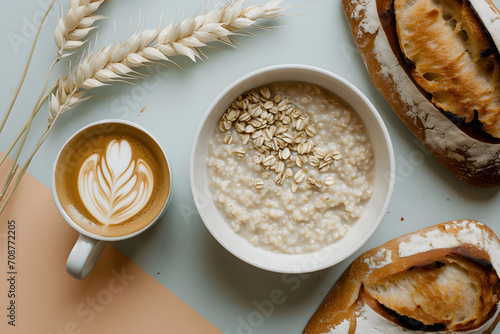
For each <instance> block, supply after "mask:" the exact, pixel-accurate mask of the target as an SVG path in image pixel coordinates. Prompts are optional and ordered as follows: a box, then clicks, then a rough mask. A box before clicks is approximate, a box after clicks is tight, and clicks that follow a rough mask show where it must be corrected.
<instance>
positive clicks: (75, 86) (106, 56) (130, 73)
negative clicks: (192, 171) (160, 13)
mask: <svg viewBox="0 0 500 334" xmlns="http://www.w3.org/2000/svg"><path fill="white" fill-rule="evenodd" d="M103 1H105V0H102V1H86V2H85V1H80V2H78V1H76V0H71V4H73V3H77V2H78V3H88V5H89V6H90V7H89V8H94V7H95V6H97V7H98V6H99V5H100V4H101V3H102V2H103ZM281 2H282V0H271V1H269V2H267V3H266V4H264V5H257V6H250V7H247V8H243V3H244V0H231V1H229V3H227V4H226V5H225V6H223V7H222V8H220V9H214V10H211V11H208V12H206V13H205V14H203V15H200V16H197V17H193V18H189V19H186V20H184V21H182V22H180V23H171V24H169V25H168V26H167V27H165V28H164V29H160V28H159V27H158V28H156V29H147V30H143V31H141V32H138V33H136V34H134V35H133V36H131V37H130V38H128V39H127V40H125V41H123V42H121V43H119V44H118V45H116V46H115V47H111V46H108V47H104V48H103V49H101V50H100V51H98V52H96V53H95V54H89V55H87V56H86V57H84V58H83V59H82V60H81V61H80V63H79V64H78V65H77V66H76V68H75V69H74V70H72V68H71V65H70V69H69V71H68V74H67V76H66V77H65V78H63V79H58V80H57V82H56V84H57V89H56V93H55V94H53V93H51V92H52V91H53V90H54V89H52V88H51V89H49V90H48V92H47V93H45V94H44V95H43V97H42V98H41V99H39V101H38V102H37V104H36V105H35V108H34V114H33V115H32V117H31V119H30V121H29V122H28V123H27V127H26V126H25V129H29V125H31V122H32V121H33V118H34V116H35V115H36V112H38V110H39V109H40V108H41V106H42V105H43V101H45V99H46V98H47V96H48V95H49V93H50V101H49V102H50V106H49V126H48V128H47V130H46V131H45V132H44V133H43V134H42V136H41V137H40V139H39V141H38V143H37V145H36V147H35V149H34V150H33V152H32V153H31V155H30V156H29V157H28V159H27V160H26V163H25V164H24V166H23V167H22V168H21V169H20V171H19V175H18V176H17V177H16V179H15V181H14V185H13V187H12V189H11V190H10V191H9V193H8V195H7V197H6V198H4V200H3V201H2V198H3V196H4V194H5V190H6V189H7V187H8V185H9V184H10V181H11V180H12V177H11V176H12V175H11V176H10V177H9V179H8V180H7V182H6V183H5V185H4V188H3V191H2V193H0V204H1V205H0V213H1V212H2V211H3V210H4V209H5V206H6V205H7V203H8V201H9V199H10V198H11V196H12V194H13V192H14V191H15V189H16V187H17V185H18V184H19V182H20V181H21V179H22V177H23V176H24V174H25V173H26V171H27V169H28V167H29V165H30V163H31V161H32V159H33V157H34V155H35V154H36V152H37V151H38V149H39V148H40V146H41V145H42V144H43V142H44V141H45V139H46V138H47V136H48V134H49V133H50V131H51V129H52V128H53V126H54V123H55V122H56V120H57V118H58V117H59V116H60V115H61V114H62V113H63V112H64V111H66V110H68V109H70V108H72V107H74V106H76V105H77V104H78V103H80V102H82V101H84V100H85V99H87V97H83V95H84V93H85V92H86V91H87V90H89V89H92V88H96V87H100V86H104V85H106V83H108V82H112V81H117V80H121V81H123V80H130V79H132V78H134V77H136V75H135V72H134V70H133V68H134V67H139V66H143V65H145V64H147V63H151V62H156V61H169V58H168V57H171V56H187V57H189V58H190V59H192V60H193V61H196V59H197V58H202V56H203V54H202V53H201V52H200V51H199V48H200V47H202V46H205V45H206V44H207V43H209V42H213V41H220V42H222V43H226V44H228V45H232V42H231V39H230V38H229V37H230V36H231V35H234V34H235V33H236V31H238V30H241V29H244V28H247V27H249V26H252V25H255V21H256V20H258V19H273V18H275V17H277V16H279V15H280V14H281V12H282V11H283V10H284V8H283V7H279V4H280V3H281ZM97 7H95V9H97ZM71 8H72V7H71V6H70V10H71ZM75 8H76V7H75ZM95 9H94V10H92V11H90V10H88V8H87V11H86V13H87V15H84V16H83V17H82V20H83V22H84V23H83V24H76V25H75V22H73V25H74V26H75V28H74V31H73V32H74V33H69V32H70V31H71V30H70V28H69V26H70V25H69V24H68V25H64V21H63V23H62V25H61V28H59V25H58V28H57V30H56V35H58V34H59V36H56V44H57V46H58V48H59V51H58V59H60V58H62V57H63V56H64V55H63V53H64V52H66V51H74V49H75V48H77V47H78V46H81V45H82V44H83V43H84V42H82V43H81V44H80V43H76V42H79V41H80V39H82V38H84V37H85V36H86V35H87V33H88V32H89V31H90V30H89V29H88V28H90V25H91V24H92V23H93V22H94V21H95V20H94V18H95V16H92V15H90V14H91V13H92V12H93V11H95ZM68 16H69V14H67V15H65V17H64V18H66V17H68ZM64 18H63V19H61V20H64ZM98 18H100V17H98ZM59 23H60V24H61V21H60V22H59ZM63 25H64V27H65V29H66V30H64V31H63V28H62V26H63ZM78 29H83V30H82V31H78ZM90 29H91V28H90ZM76 31H78V32H76ZM155 41H156V43H155V44H154V45H151V44H153V42H155ZM44 91H46V89H44ZM41 96H42V95H41ZM23 131H24V130H23ZM26 133H27V131H26ZM18 138H19V137H18Z"/></svg>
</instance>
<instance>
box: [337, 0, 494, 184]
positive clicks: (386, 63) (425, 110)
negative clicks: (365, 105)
mask: <svg viewBox="0 0 500 334" xmlns="http://www.w3.org/2000/svg"><path fill="white" fill-rule="evenodd" d="M449 1H451V0H449ZM453 1H454V2H461V3H463V5H464V6H471V8H472V11H467V13H468V14H467V15H465V14H464V18H467V19H468V20H474V19H475V20H477V22H474V24H472V23H471V24H469V25H468V26H470V27H474V28H470V31H469V34H470V35H475V34H476V33H474V31H477V27H482V30H481V33H482V35H481V36H478V37H477V40H478V41H479V42H477V45H489V47H488V52H483V53H482V54H483V55H485V56H486V55H488V57H493V58H494V59H493V60H492V64H493V63H494V64H498V61H499V59H500V56H499V54H498V49H497V47H496V44H495V42H496V39H499V37H498V36H497V35H499V34H500V20H499V18H500V14H499V12H498V9H497V8H496V7H495V5H494V4H493V3H492V2H491V1H489V0H453ZM342 3H343V6H344V11H345V13H346V17H347V20H348V22H349V25H350V27H351V31H352V34H353V37H354V40H355V42H356V45H357V46H358V49H359V51H360V53H361V56H362V57H363V60H364V62H365V64H366V67H367V69H368V72H369V74H370V77H371V80H372V82H373V84H374V85H375V87H376V88H377V89H378V90H379V91H380V93H381V94H382V96H383V97H384V98H385V99H386V100H387V102H388V103H389V105H390V106H391V108H392V109H393V111H394V112H395V113H396V114H397V115H398V116H399V118H400V119H401V120H402V121H403V123H404V124H405V125H406V126H407V127H408V128H409V129H410V130H411V131H412V132H413V133H414V134H415V136H416V137H417V138H418V139H419V140H420V141H421V142H422V143H423V144H424V145H425V146H426V147H427V149H429V151H430V152H431V153H432V154H433V155H434V156H435V157H436V158H437V160H438V161H439V162H440V163H441V164H442V165H444V166H445V167H446V168H447V169H448V170H450V171H451V172H452V173H453V174H454V175H456V176H457V177H458V178H459V179H461V180H462V181H464V182H466V183H468V184H471V185H474V186H479V187H495V186H500V139H499V138H497V137H498V133H497V132H495V131H497V130H495V129H496V128H495V126H497V125H495V124H500V119H499V120H498V123H495V122H494V118H495V117H497V116H498V115H495V114H494V113H495V112H496V111H492V110H493V109H495V108H493V107H492V108H490V109H488V110H486V111H484V112H485V114H484V115H482V116H481V117H483V118H481V117H479V116H478V115H477V112H476V111H475V110H473V111H469V112H465V111H464V110H463V109H464V108H463V105H464V104H465V103H463V101H462V103H458V102H456V104H457V110H456V111H455V112H454V110H443V109H440V108H439V107H437V105H440V104H439V103H437V102H436V100H435V99H434V100H433V95H432V93H434V94H435V95H436V96H438V95H439V94H443V93H442V92H437V91H431V92H427V91H425V89H424V88H426V89H429V90H430V88H429V87H427V86H425V85H423V86H424V88H423V87H422V86H420V85H419V84H418V83H417V81H418V76H420V78H422V77H423V75H424V74H426V73H418V71H417V73H415V68H414V66H415V64H414V63H412V61H411V60H409V59H408V57H406V56H405V54H404V53H403V52H402V50H401V47H400V45H399V40H398V36H397V33H396V31H397V29H396V23H395V14H394V7H393V0H342ZM470 13H474V14H475V15H469V14H470ZM480 17H483V18H484V19H483V20H481V19H480ZM478 34H479V33H478ZM472 37H473V36H471V38H472ZM485 38H486V39H487V41H485ZM486 42H488V43H489V44H488V43H486ZM485 43H486V44H485ZM412 51H414V50H412ZM419 57H425V54H423V55H419ZM447 61H448V60H447ZM422 64H424V65H425V66H424V67H423V68H424V69H428V68H429V67H431V65H430V64H429V63H428V62H426V61H423V62H422ZM495 66H496V65H495ZM436 67H437V68H438V69H439V68H444V67H445V66H443V64H440V66H436ZM479 67H481V66H479ZM492 68H494V66H493V67H492ZM412 71H413V72H414V73H413V75H414V76H415V77H413V76H412ZM478 71H479V70H478ZM492 71H493V72H494V73H493V72H492V73H493V74H492V75H493V76H495V78H494V79H495V80H497V79H498V78H497V77H498V76H499V71H498V70H497V69H496V68H495V69H494V70H492ZM424 72H425V71H424ZM444 73H446V72H444ZM431 74H432V75H433V73H431ZM478 76H479V74H478ZM472 77H475V76H473V75H471V74H470V73H468V74H466V75H464V78H465V79H467V78H472ZM415 78H417V81H416V80H415ZM449 81H450V80H448V81H446V82H445V81H443V84H449ZM434 87H435V86H434ZM453 89H454V88H453ZM453 89H452V90H453ZM462 89H464V90H467V88H466V87H465V88H462ZM492 91H493V93H492ZM495 92H496V91H495V89H492V90H490V91H489V92H488V94H489V95H488V96H489V97H488V98H487V99H486V98H485V100H488V101H490V102H491V100H492V98H491V96H494V99H500V97H498V95H499V94H496V93H495ZM447 94H451V93H447ZM485 94H486V93H485ZM445 100H446V102H447V103H445V104H442V105H446V106H449V104H450V103H452V104H453V101H454V99H453V98H448V99H445ZM450 101H451V102H450ZM476 102H477V101H476ZM488 103H489V102H488ZM495 103H496V101H495ZM459 104H460V108H461V109H460V110H458V105H459ZM476 107H477V106H475V107H474V109H476ZM495 110H496V109H495ZM481 119H482V120H483V122H485V124H486V120H487V121H488V122H489V123H488V124H489V125H488V127H486V126H483V124H482V123H480V120H481ZM485 130H488V131H490V130H491V133H487V132H485ZM492 134H493V135H492ZM495 136H497V137H495Z"/></svg>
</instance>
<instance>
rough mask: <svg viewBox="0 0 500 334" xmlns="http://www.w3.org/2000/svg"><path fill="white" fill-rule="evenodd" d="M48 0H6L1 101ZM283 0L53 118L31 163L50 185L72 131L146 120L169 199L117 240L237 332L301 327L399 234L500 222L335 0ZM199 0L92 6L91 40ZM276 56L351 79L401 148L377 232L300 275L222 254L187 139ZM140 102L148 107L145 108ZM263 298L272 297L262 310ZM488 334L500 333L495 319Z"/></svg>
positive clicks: (46, 33)
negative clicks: (409, 112)
mask: <svg viewBox="0 0 500 334" xmlns="http://www.w3.org/2000/svg"><path fill="white" fill-rule="evenodd" d="M216 2H217V1H212V2H211V4H214V3H216ZM495 2H496V3H497V4H498V1H495ZM48 3H49V1H48V0H23V1H10V2H6V1H3V2H2V9H3V10H2V11H1V12H0V29H1V31H2V34H1V39H2V40H1V45H2V51H1V53H0V63H1V64H2V65H1V67H2V80H0V110H6V109H7V106H8V104H9V102H10V99H11V96H12V93H11V90H13V89H15V87H16V85H17V83H18V80H19V78H20V75H21V73H22V70H23V68H24V64H25V61H26V58H27V55H28V52H29V49H30V47H31V42H32V40H33V37H34V30H33V29H34V26H35V25H36V24H35V23H36V22H38V20H39V18H40V17H41V15H42V13H43V11H44V9H45V8H46V6H47V5H48ZM56 3H57V5H56V8H54V10H53V11H52V12H51V16H50V17H49V19H48V20H47V22H46V24H45V26H44V28H43V31H42V34H41V36H40V40H39V42H38V47H37V49H36V52H35V55H34V58H33V61H32V63H31V67H30V71H29V73H28V79H27V80H26V82H25V85H24V87H23V90H22V91H21V94H20V96H19V99H18V102H17V103H16V106H15V109H14V114H13V116H12V117H11V119H10V121H9V123H8V126H7V128H6V129H5V130H4V132H3V133H2V135H1V136H0V150H3V151H5V150H6V148H7V146H8V144H9V143H10V140H9V139H11V138H13V136H14V135H16V134H17V132H18V131H19V129H20V127H21V126H22V124H24V121H25V120H26V117H27V115H28V114H29V113H30V111H31V108H32V106H33V104H34V102H35V100H36V98H37V96H38V94H39V91H40V89H41V87H42V85H43V81H44V80H45V75H46V73H47V70H48V67H49V66H50V64H51V63H52V60H53V59H54V57H55V44H54V42H53V31H54V28H55V25H56V21H57V18H58V15H60V13H61V7H63V8H64V9H66V7H67V1H65V0H59V1H57V2H56ZM261 3H264V1H256V0H253V1H248V2H247V5H251V4H261ZM283 4H284V5H285V6H286V5H289V6H292V5H293V6H296V5H305V4H308V5H306V6H302V7H298V8H293V9H289V10H287V11H285V12H284V13H285V14H287V16H283V17H280V18H278V19H275V20H272V21H267V22H266V21H259V23H260V24H262V25H264V26H265V27H268V28H269V29H266V30H259V29H251V30H250V31H251V32H252V33H253V34H255V36H254V37H242V36H238V37H236V39H235V40H236V42H237V48H236V49H232V48H229V47H227V46H224V45H221V44H214V45H213V46H216V47H215V48H205V49H204V50H203V51H204V52H205V54H206V55H207V56H208V57H209V59H207V60H206V61H204V62H198V63H196V64H194V63H192V62H191V61H190V60H189V59H187V58H180V57H177V58H175V59H174V60H175V62H176V63H177V64H178V65H179V66H181V67H182V70H180V69H173V70H172V69H168V68H166V67H163V66H158V67H157V69H156V66H153V70H152V71H153V72H155V73H154V75H152V76H150V77H148V78H147V79H145V80H142V81H136V82H134V84H133V85H127V84H123V83H116V84H113V85H112V86H110V87H106V88H101V89H95V90H93V91H92V92H91V94H92V96H93V97H92V99H91V100H89V101H86V102H84V103H83V104H81V105H80V106H78V107H77V108H75V109H72V110H70V111H68V112H67V113H66V114H64V115H63V116H62V117H61V118H60V120H59V121H58V123H57V124H56V126H55V128H54V130H53V132H52V133H51V134H50V136H49V138H48V139H47V141H46V142H45V144H44V145H43V147H42V148H41V149H40V150H39V152H38V154H37V155H36V157H35V159H34V161H33V163H32V165H31V167H30V169H29V172H30V173H31V174H32V175H34V176H35V177H36V178H37V179H38V180H40V181H41V182H42V183H43V184H45V185H46V186H47V187H49V186H50V174H51V168H52V162H53V161H54V159H55V156H56V154H57V151H58V150H59V149H60V146H61V145H62V143H63V142H64V141H65V140H66V139H67V138H68V137H69V136H70V135H71V134H72V133H73V132H75V131H76V130H77V129H79V128H80V127H82V126H84V125H86V124H88V123H90V122H92V121H96V120H100V119H104V118H123V119H128V120H130V121H133V122H136V123H138V124H140V125H142V126H144V127H146V128H147V129H149V130H150V131H151V132H152V133H153V134H154V135H155V136H156V137H157V138H158V139H159V140H160V142H161V143H162V145H163V147H164V149H165V151H166V153H167V155H168V157H169V160H170V162H171V164H172V169H173V175H174V185H173V198H172V202H171V205H170V207H169V209H168V211H167V213H166V214H165V216H164V217H163V218H162V219H161V221H160V222H159V223H157V224H156V225H155V226H154V227H153V228H152V229H150V230H149V231H147V232H146V233H144V234H143V235H141V236H139V237H137V238H135V239H133V240H130V241H126V242H120V243H116V244H115V245H116V246H117V247H118V248H119V249H120V250H121V251H123V252H124V253H125V254H126V255H127V256H129V257H130V258H131V259H133V260H134V261H135V262H136V263H138V264H139V265H140V266H141V267H142V268H143V269H145V270H146V271H147V272H148V273H149V274H151V275H152V276H153V277H154V278H156V279H157V280H158V281H159V282H160V283H161V284H163V285H164V286H165V287H167V288H168V289H170V290H171V291H173V292H174V293H175V294H176V295H177V296H179V297H180V298H181V299H182V300H183V301H185V302H186V303H188V304H189V305H190V306H191V307H192V308H194V309H195V310H196V311H198V312H199V313H200V314H201V315H203V316H204V317H206V318H207V319H208V320H209V321H210V322H212V323H213V324H214V325H215V326H217V327H218V328H219V329H221V330H222V331H223V332H225V333H238V330H239V332H240V333H301V331H302V329H303V327H304V326H305V324H306V322H307V321H308V319H309V317H310V316H311V315H312V313H313V312H314V311H315V310H316V308H317V307H318V305H319V304H320V302H321V301H322V299H323V298H324V296H325V294H326V293H327V292H328V290H329V289H330V288H331V286H332V285H333V283H334V282H335V280H336V279H337V278H338V276H339V275H340V274H341V273H342V272H343V270H344V269H345V268H346V267H347V265H348V264H349V263H351V262H352V260H353V259H354V258H355V257H356V256H358V255H359V254H360V253H361V252H362V251H365V250H367V249H369V248H372V247H375V246H377V245H379V244H381V243H383V242H385V241H387V240H389V239H392V238H394V237H397V236H399V235H401V234H404V233H407V232H411V231H414V230H417V229H419V228H423V227H426V226H430V225H434V224H437V223H441V222H445V221H449V220H453V219H462V218H473V219H477V220H480V221H482V222H484V223H486V224H487V225H489V226H490V227H491V228H493V230H495V231H496V232H497V233H499V232H500V222H499V221H498V213H499V210H500V209H499V207H500V196H499V194H498V189H476V188H473V187H470V186H467V185H465V184H463V183H462V182H461V181H459V180H458V179H456V178H455V177H454V176H453V175H451V174H450V173H449V172H448V171H446V170H445V169H444V168H443V167H442V166H441V165H440V164H439V163H438V162H437V161H436V160H435V159H434V158H433V157H432V156H430V155H429V154H428V152H427V151H426V150H425V149H424V148H423V146H422V145H421V144H420V143H419V142H418V141H417V140H416V139H415V137H414V136H413V135H412V134H411V133H410V132H409V131H408V130H407V129H406V127H405V126H404V125H403V124H402V123H401V121H400V120H399V119H398V118H397V117H396V116H395V114H394V113H393V112H392V111H391V109H390V108H389V107H388V105H387V104H386V102H385V101H384V100H383V98H382V97H381V96H380V94H379V93H378V91H377V90H376V89H375V88H374V87H373V86H372V84H371V82H370V79H369V76H368V74H367V72H366V70H365V67H364V64H363V62H362V60H361V58H360V56H359V54H358V52H357V49H356V48H355V45H354V42H353V39H352V37H351V34H350V31H349V29H348V25H347V21H346V19H345V17H344V13H343V11H342V7H341V4H340V1H338V0H323V1H321V2H317V3H312V4H310V1H308V0H295V1H293V2H292V1H288V0H285V1H284V3H283ZM199 7H200V1H199V0H189V1H168V0H163V1H158V0H142V1H133V0H116V1H113V2H109V3H105V4H104V5H102V7H101V9H100V10H99V14H103V15H106V16H107V17H108V19H106V20H103V21H99V22H98V23H97V25H99V29H98V31H99V33H98V37H99V42H98V45H99V46H102V45H103V44H104V43H111V42H113V40H114V42H115V43H116V41H118V40H120V39H121V38H122V37H124V36H125V37H126V36H127V35H128V34H129V31H132V32H134V31H135V30H136V28H137V27H138V26H139V25H140V26H145V27H154V26H155V25H156V24H157V23H158V22H159V19H160V16H161V15H163V26H165V25H166V24H167V23H168V22H170V21H171V20H173V19H175V18H183V17H188V16H191V15H193V14H194V13H195V12H196V11H197V10H198V9H199ZM301 14H304V15H301ZM139 21H140V23H139ZM113 31H115V33H114V35H113ZM94 37H95V35H94ZM91 40H92V41H93V38H92V39H91ZM77 58H79V56H77ZM283 63H300V64H307V65H313V66H318V67H321V68H324V69H326V70H329V71H332V72H334V73H336V74H339V75H340V76H342V77H344V78H346V79H347V80H348V81H350V82H352V83H353V84H354V85H356V86H357V87H358V88H359V89H360V90H361V91H362V92H363V93H364V94H365V95H366V96H367V97H368V98H369V99H370V100H371V101H372V102H373V104H374V105H375V107H376V108H377V109H378V110H379V112H380V114H381V116H382V118H383V119H384V121H385V123H386V125H387V127H388V130H389V132H390V134H391V137H392V140H393V143H394V149H395V156H396V169H397V180H396V186H395V191H394V196H393V199H392V203H391V206H390V208H389V213H388V214H387V216H386V217H385V219H384V221H383V222H382V224H381V226H380V228H379V229H378V231H377V232H376V233H375V235H374V236H373V237H372V238H371V239H370V240H369V242H368V243H367V244H366V245H365V246H364V247H363V248H362V249H361V250H360V251H359V252H357V253H356V254H355V255H354V256H352V257H351V258H349V259H347V260H346V261H344V262H343V263H341V264H339V265H337V266H335V267H333V268H330V269H327V270H323V271H320V272H316V273H312V274H309V275H302V276H294V275H282V274H276V273H271V272H266V271H263V270H260V269H257V268H253V267H251V266H250V265H247V264H245V263H243V262H241V261H240V260H238V259H236V258H235V257H234V256H232V255H231V254H229V253H228V252H226V251H225V250H224V249H223V248H222V247H221V246H220V245H219V244H218V243H217V242H216V241H215V240H214V239H213V238H212V236H211V235H210V234H209V233H208V231H207V230H206V228H205V226H204V225H203V223H202V222H201V220H200V218H199V216H198V215H197V213H196V210H195V207H194V204H193V200H192V197H191V192H190V187H189V174H188V166H189V153H190V149H191V144H192V139H193V137H194V135H195V131H196V128H197V126H198V122H199V120H200V119H201V117H202V115H203V113H204V112H205V110H206V108H207V107H208V106H209V104H210V103H211V102H212V100H213V99H214V98H215V97H216V96H217V95H218V94H219V92H221V91H222V90H223V89H224V88H225V87H226V86H227V85H229V84H230V83H231V82H233V81H234V80H236V79H238V78H239V77H241V76H242V75H245V74H247V73H249V72H251V71H253V70H256V69H259V68H262V67H265V66H269V65H275V64H283ZM66 66H67V62H66V61H64V62H62V63H61V64H59V66H58V67H57V69H56V71H55V72H54V75H53V78H56V76H57V75H58V74H60V73H63V72H64V69H65V68H66ZM145 73H147V72H145ZM47 108H48V105H47V104H46V105H45V106H44V107H43V108H42V110H41V112H40V114H39V116H38V117H37V118H36V122H35V124H34V126H33V130H32V132H31V135H30V137H29V140H28V144H27V146H28V147H30V148H32V147H33V146H34V143H35V142H36V140H37V138H38V137H39V136H40V134H41V133H42V132H43V130H44V129H45V128H46V127H47V116H48V111H47V110H48V109H47ZM143 108H145V110H144V112H142V113H140V111H141V110H142V109H143ZM1 115H3V111H2V113H1ZM28 151H29V150H26V152H25V153H27V152H28ZM25 157H26V156H25V155H24V156H23V157H22V158H25ZM62 270H63V268H62ZM273 295H274V296H276V295H279V296H280V297H279V298H278V300H277V301H278V303H274V304H273V305H272V307H269V305H270V302H269V300H271V298H272V296H273ZM275 301H276V300H275ZM131 302H133V301H131ZM263 305H267V308H266V309H265V310H262V306H263ZM242 323H245V324H246V325H245V328H246V329H243V327H242V326H243V325H242ZM494 333H496V334H499V333H500V328H497V329H496V330H495V331H494Z"/></svg>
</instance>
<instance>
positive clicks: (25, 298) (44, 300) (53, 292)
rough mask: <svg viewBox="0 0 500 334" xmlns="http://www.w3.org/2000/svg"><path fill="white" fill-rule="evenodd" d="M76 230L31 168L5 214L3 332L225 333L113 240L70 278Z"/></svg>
mask: <svg viewBox="0 0 500 334" xmlns="http://www.w3.org/2000/svg"><path fill="white" fill-rule="evenodd" d="M5 173H6V168H4V167H2V169H0V176H1V175H5ZM4 178H5V176H4V177H0V180H2V181H3V180H4ZM9 228H10V230H11V231H14V230H15V240H14V238H13V236H14V232H9ZM9 235H10V236H11V237H9ZM77 236H78V234H77V232H76V231H74V230H73V229H72V228H71V227H69V225H67V224H66V222H65V221H64V220H63V218H62V217H61V216H60V215H59V212H58V211H57V208H56V206H55V204H54V202H53V199H52V194H51V192H50V190H49V189H47V188H46V187H45V186H44V185H42V184H41V183H40V182H38V181H37V180H36V179H35V178H34V177H32V176H31V175H29V174H26V175H25V177H24V178H23V180H22V182H21V183H20V186H19V188H18V189H17V190H16V192H15V194H14V197H13V198H12V199H11V202H10V203H9V205H8V207H7V209H6V211H5V212H4V213H3V214H2V215H1V216H0V273H1V275H0V277H1V279H0V333H2V334H10V333H15V334H32V333H38V334H62V333H65V334H70V333H71V334H77V333H80V334H84V333H97V334H99V333H110V334H112V333H120V334H129V333H130V334H136V333H183V334H189V333H193V334H194V333H196V334H198V333H203V334H212V333H213V334H221V333H222V332H221V331H220V330H218V329H217V328H216V327H215V326H213V325H212V324H211V323H210V322H208V321H207V320H206V319H205V318H203V317H202V316H201V315H199V314H198V313H197V312H196V311H194V310H193V309H192V308H190V307H189V306H188V305H187V304H186V303H184V302H183V301H182V300H180V299H179V298H178V297H176V296H175V295H174V294H173V293H172V292H170V291H169V290H168V289H167V288H165V287H164V286H162V285H161V284H160V283H159V282H158V281H156V280H155V279H154V278H153V277H151V276H150V275H149V274H148V273H146V272H145V271H144V270H142V269H141V268H140V267H139V266H138V265H136V264H135V263H134V262H132V261H131V260H130V259H129V258H127V257H126V256H125V255H123V253H121V252H120V251H118V250H117V249H116V248H115V247H113V246H112V245H110V244H108V245H107V246H106V248H105V250H104V252H103V254H102V255H101V258H100V259H99V261H98V262H97V265H96V267H95V268H94V270H93V271H92V272H91V274H90V275H89V276H88V277H87V278H86V279H85V280H83V281H78V280H75V279H73V278H71V277H70V276H69V275H68V274H66V271H65V264H66V259H67V256H68V254H69V252H70V250H71V248H72V246H73V243H74V242H75V241H76V239H77ZM9 240H10V243H9ZM9 245H10V246H11V247H10V255H11V262H10V263H9V262H8V261H9V247H8V246H9ZM14 249H15V257H13V256H12V255H13V254H14V251H13V250H14ZM11 265H12V267H10V266H11ZM11 283H13V284H12V285H11ZM11 305H14V306H13V307H12V306H11ZM13 320H14V322H12V321H13ZM9 322H11V324H9ZM12 324H15V326H13V325H12Z"/></svg>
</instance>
